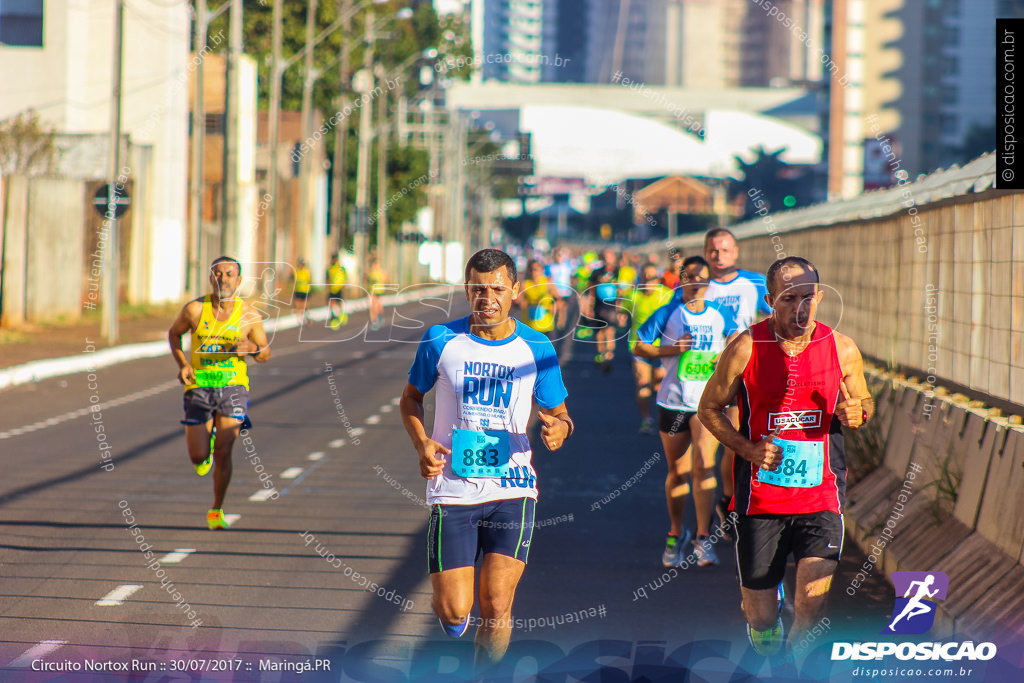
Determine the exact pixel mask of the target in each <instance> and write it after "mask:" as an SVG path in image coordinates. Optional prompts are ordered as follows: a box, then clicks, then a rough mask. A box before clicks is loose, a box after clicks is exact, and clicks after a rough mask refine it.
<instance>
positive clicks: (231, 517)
mask: <svg viewBox="0 0 1024 683" xmlns="http://www.w3.org/2000/svg"><path fill="white" fill-rule="evenodd" d="M265 490H271V489H265ZM241 518H242V515H234V514H232V515H224V521H225V522H227V523H228V526H234V525H235V522H237V521H238V520H240V519H241Z"/></svg>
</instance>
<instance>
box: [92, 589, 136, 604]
mask: <svg viewBox="0 0 1024 683" xmlns="http://www.w3.org/2000/svg"><path fill="white" fill-rule="evenodd" d="M141 588H142V586H141V585H139V584H137V583H126V584H125V585H123V586H118V587H117V588H115V589H114V590H112V591H110V592H109V593H107V594H106V595H104V596H103V597H102V598H100V599H99V600H97V601H96V604H97V605H99V606H100V607H114V606H116V605H120V604H121V603H123V602H124V601H125V599H127V598H128V596H129V595H131V594H132V593H134V592H135V591H137V590H140V589H141Z"/></svg>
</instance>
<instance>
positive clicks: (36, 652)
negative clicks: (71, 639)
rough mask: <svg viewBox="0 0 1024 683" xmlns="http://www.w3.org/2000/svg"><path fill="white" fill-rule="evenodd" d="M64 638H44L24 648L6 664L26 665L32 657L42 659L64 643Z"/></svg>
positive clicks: (30, 661)
mask: <svg viewBox="0 0 1024 683" xmlns="http://www.w3.org/2000/svg"><path fill="white" fill-rule="evenodd" d="M67 642H68V641H66V640H44V641H41V642H40V643H38V644H37V645H33V646H32V647H30V648H29V649H27V650H25V651H24V652H22V653H21V655H19V656H18V658H17V659H15V660H14V661H13V662H11V663H10V664H8V666H11V667H21V666H28V665H29V664H31V663H32V660H33V659H42V658H43V657H44V656H45V655H48V654H50V653H51V652H53V651H54V650H57V649H59V648H60V647H61V646H63V645H66V644H67Z"/></svg>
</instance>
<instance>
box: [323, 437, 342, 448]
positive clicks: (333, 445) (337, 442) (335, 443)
mask: <svg viewBox="0 0 1024 683" xmlns="http://www.w3.org/2000/svg"><path fill="white" fill-rule="evenodd" d="M327 445H328V446H330V447H331V448H341V447H342V446H344V445H345V439H335V440H334V441H332V442H330V443H329V444H327Z"/></svg>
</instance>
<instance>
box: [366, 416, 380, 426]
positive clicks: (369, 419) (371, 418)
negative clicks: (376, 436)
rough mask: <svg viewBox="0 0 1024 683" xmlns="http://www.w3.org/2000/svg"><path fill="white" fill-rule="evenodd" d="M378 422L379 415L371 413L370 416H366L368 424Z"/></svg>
mask: <svg viewBox="0 0 1024 683" xmlns="http://www.w3.org/2000/svg"><path fill="white" fill-rule="evenodd" d="M379 422H380V415H371V416H370V417H368V418H366V424H368V425H375V424H377V423H379Z"/></svg>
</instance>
